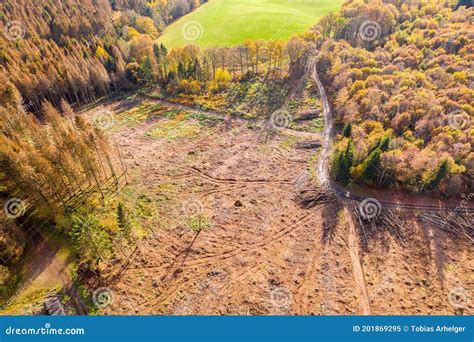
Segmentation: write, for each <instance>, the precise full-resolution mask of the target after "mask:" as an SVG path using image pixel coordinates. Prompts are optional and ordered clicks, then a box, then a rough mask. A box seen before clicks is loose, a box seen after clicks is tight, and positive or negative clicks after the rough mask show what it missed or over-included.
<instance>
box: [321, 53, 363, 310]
mask: <svg viewBox="0 0 474 342" xmlns="http://www.w3.org/2000/svg"><path fill="white" fill-rule="evenodd" d="M312 76H313V79H314V81H315V83H316V85H317V86H318V90H319V93H320V95H321V99H322V102H323V114H324V120H325V128H324V142H323V148H322V152H321V156H320V158H319V162H318V167H317V170H318V172H317V174H318V177H319V181H320V183H321V185H323V186H328V187H329V188H330V189H331V190H333V191H334V188H333V182H331V180H330V176H329V153H330V151H331V143H332V131H333V119H332V114H331V107H330V106H329V101H328V98H327V96H326V92H325V90H324V87H323V84H322V82H321V80H320V79H319V76H318V72H317V70H316V62H315V61H313V64H312ZM334 193H335V194H337V192H336V191H334ZM343 207H344V215H345V217H346V220H347V223H348V226H349V234H348V237H347V239H348V249H349V255H350V257H351V263H352V270H353V274H354V280H355V283H356V285H357V292H358V297H359V306H360V309H361V312H362V314H363V315H370V313H371V309H370V301H369V296H368V291H367V286H366V283H365V277H364V270H363V269H362V265H361V263H360V256H359V250H360V246H359V239H358V236H357V229H356V225H355V223H354V218H353V216H352V214H351V210H350V209H349V205H348V203H347V201H343Z"/></svg>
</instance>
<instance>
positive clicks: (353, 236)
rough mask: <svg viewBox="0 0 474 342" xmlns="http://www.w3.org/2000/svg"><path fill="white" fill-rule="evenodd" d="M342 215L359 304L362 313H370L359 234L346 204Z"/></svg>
mask: <svg viewBox="0 0 474 342" xmlns="http://www.w3.org/2000/svg"><path fill="white" fill-rule="evenodd" d="M344 215H345V217H346V220H347V224H348V226H349V234H348V236H347V242H348V247H349V254H350V256H351V261H352V270H353V272H354V280H355V283H356V284H357V290H358V293H359V295H358V298H359V305H360V308H361V312H362V314H363V315H370V313H371V310H370V300H369V295H368V292H367V285H366V283H365V277H364V270H363V269H362V265H361V263H360V254H359V250H360V246H359V235H358V234H357V228H356V224H355V222H354V218H353V215H352V214H351V211H350V210H349V209H348V207H347V206H344Z"/></svg>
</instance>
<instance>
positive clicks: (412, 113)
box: [315, 1, 474, 196]
mask: <svg viewBox="0 0 474 342" xmlns="http://www.w3.org/2000/svg"><path fill="white" fill-rule="evenodd" d="M461 5H462V4H460V5H459V6H458V5H456V4H453V3H450V2H448V1H412V2H410V1H408V2H406V1H385V2H382V1H372V2H370V3H368V4H366V3H363V2H362V1H352V2H350V3H347V4H345V5H344V6H343V8H342V10H341V11H340V12H339V13H336V14H333V15H330V16H328V17H326V18H325V19H323V20H322V21H321V22H320V23H319V25H318V26H317V27H316V29H315V30H316V31H317V32H319V33H321V34H322V36H324V37H326V39H325V40H324V43H323V44H322V47H321V58H320V60H319V68H320V70H321V71H323V73H324V80H325V83H326V85H327V86H328V90H329V92H330V94H331V96H332V98H331V99H332V104H333V109H334V114H335V116H336V120H337V123H339V126H340V131H339V132H340V135H338V137H337V146H336V151H335V153H334V160H333V173H334V176H335V178H336V179H337V180H339V181H340V182H342V183H344V184H348V183H350V182H356V183H366V184H369V185H377V186H380V185H384V186H390V187H401V188H405V189H408V190H410V191H413V192H417V193H420V192H427V191H432V190H435V189H437V190H440V191H441V192H442V193H443V194H445V195H451V196H459V195H461V194H462V193H470V192H472V190H473V180H474V152H473V149H472V142H473V141H472V139H473V134H474V131H473V126H472V119H473V115H474V107H473V103H474V89H473V85H474V74H473V70H474V69H473V68H474V40H473V38H474V37H473V35H474V24H473V22H472V19H473V16H474V8H472V7H470V8H467V7H465V6H461ZM366 21H373V22H376V23H377V25H378V26H376V27H375V31H376V32H375V35H374V36H373V37H364V36H363V35H364V32H362V31H361V30H362V29H363V23H364V22H366ZM369 33H370V32H369ZM364 38H366V39H364ZM345 123H350V124H349V125H346V126H345V127H344V125H345Z"/></svg>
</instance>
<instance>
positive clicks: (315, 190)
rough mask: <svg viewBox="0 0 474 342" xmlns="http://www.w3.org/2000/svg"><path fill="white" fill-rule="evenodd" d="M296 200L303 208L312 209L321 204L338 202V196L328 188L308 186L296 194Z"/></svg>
mask: <svg viewBox="0 0 474 342" xmlns="http://www.w3.org/2000/svg"><path fill="white" fill-rule="evenodd" d="M295 200H296V202H298V203H299V204H300V206H301V207H303V208H305V209H310V208H313V207H316V206H318V205H321V204H328V203H333V202H335V201H336V196H334V193H333V192H332V190H331V189H329V187H328V186H320V187H314V186H308V187H305V188H302V189H299V190H298V191H297V192H296V194H295Z"/></svg>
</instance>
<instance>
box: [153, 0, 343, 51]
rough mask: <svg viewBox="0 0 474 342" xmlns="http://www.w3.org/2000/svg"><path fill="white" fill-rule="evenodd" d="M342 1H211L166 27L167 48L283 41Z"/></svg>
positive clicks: (302, 29) (335, 7) (308, 26)
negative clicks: (258, 40)
mask: <svg viewBox="0 0 474 342" xmlns="http://www.w3.org/2000/svg"><path fill="white" fill-rule="evenodd" d="M341 3H342V0H210V1H209V2H208V3H207V4H205V5H203V6H201V7H200V8H198V9H197V10H196V11H194V12H192V13H190V14H188V15H186V16H184V17H182V18H181V19H179V20H178V21H176V22H174V23H173V24H171V25H170V26H169V27H167V28H166V29H165V31H164V32H163V35H162V36H161V37H160V38H159V39H158V41H159V42H160V43H163V44H165V46H166V47H168V48H173V47H179V46H184V45H188V44H198V45H201V46H203V47H208V46H234V45H238V44H240V43H243V42H244V41H245V40H246V39H281V40H285V39H288V38H289V37H291V35H292V34H294V33H299V32H303V31H305V30H306V29H308V28H310V27H311V26H313V25H314V24H315V23H316V22H317V21H318V19H319V18H321V17H322V16H324V15H325V14H327V13H329V12H332V11H335V10H337V9H338V8H339V7H340V5H341Z"/></svg>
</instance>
